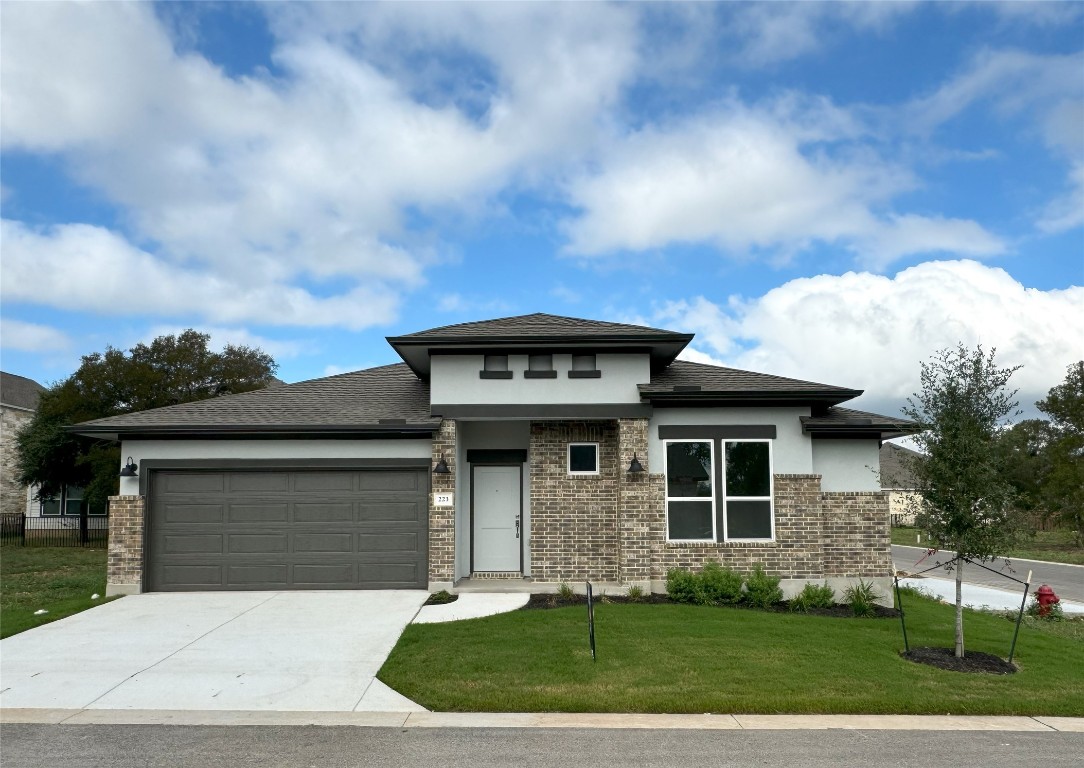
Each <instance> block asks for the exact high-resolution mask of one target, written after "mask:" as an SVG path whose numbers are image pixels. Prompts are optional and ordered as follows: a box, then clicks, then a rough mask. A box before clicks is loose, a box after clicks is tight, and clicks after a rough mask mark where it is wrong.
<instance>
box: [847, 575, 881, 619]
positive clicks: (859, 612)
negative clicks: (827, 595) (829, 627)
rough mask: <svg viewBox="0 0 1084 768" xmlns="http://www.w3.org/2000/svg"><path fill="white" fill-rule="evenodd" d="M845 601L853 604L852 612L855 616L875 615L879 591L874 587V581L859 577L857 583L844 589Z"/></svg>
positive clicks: (850, 604)
mask: <svg viewBox="0 0 1084 768" xmlns="http://www.w3.org/2000/svg"><path fill="white" fill-rule="evenodd" d="M843 602H844V603H846V604H847V605H849V606H851V612H852V613H853V614H854V615H855V616H873V615H874V613H875V612H876V610H875V607H876V605H877V592H876V591H875V590H874V589H873V583H872V582H867V581H866V580H865V579H859V580H858V583H857V584H851V585H850V586H849V587H847V588H846V589H845V590H843Z"/></svg>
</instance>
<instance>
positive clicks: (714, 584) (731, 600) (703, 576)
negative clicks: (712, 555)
mask: <svg viewBox="0 0 1084 768" xmlns="http://www.w3.org/2000/svg"><path fill="white" fill-rule="evenodd" d="M742 581H744V579H743V578H742V575H741V574H740V573H737V572H735V571H733V570H731V569H730V568H723V567H721V566H720V565H719V564H718V563H708V564H707V565H705V566H704V570H702V571H701V572H700V582H701V584H702V586H703V592H704V597H705V599H706V600H707V602H709V603H711V604H712V605H734V604H735V603H738V602H741V598H742V592H741V585H742Z"/></svg>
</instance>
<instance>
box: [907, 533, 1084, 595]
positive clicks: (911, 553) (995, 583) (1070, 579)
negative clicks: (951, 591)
mask: <svg viewBox="0 0 1084 768" xmlns="http://www.w3.org/2000/svg"><path fill="white" fill-rule="evenodd" d="M926 551H927V550H926V549H925V548H924V547H903V546H899V545H897V544H893V545H892V560H893V562H894V563H895V566H896V570H897V571H907V572H908V573H917V572H919V571H923V570H926V569H927V568H930V567H932V566H935V565H937V564H939V563H940V564H945V563H948V562H949V561H950V560H952V558H953V557H955V554H956V553H955V552H947V551H945V552H937V553H936V554H932V555H930V556H928V557H927V556H926ZM983 565H985V566H986V567H987V568H993V569H994V570H995V571H998V573H991V572H990V571H987V570H983V569H982V568H979V567H978V566H977V565H965V566H964V581H966V582H969V583H971V584H981V585H983V586H985V587H994V588H995V589H1004V590H1006V591H1008V592H1016V593H1019V592H1020V591H1021V590H1022V589H1023V588H1024V587H1023V585H1022V584H1017V583H1016V582H1015V581H1012V580H1010V579H1007V578H1005V576H1003V575H1001V574H1005V575H1007V576H1011V577H1013V578H1015V579H1019V580H1020V581H1024V580H1025V579H1026V578H1027V576H1028V571H1029V570H1030V571H1032V572H1033V573H1032V577H1031V591H1032V592H1034V591H1035V590H1036V589H1038V588H1039V585H1040V584H1049V585H1050V587H1051V588H1053V590H1054V592H1055V593H1057V595H1058V597H1060V598H1061V599H1063V600H1072V601H1074V602H1078V603H1084V566H1079V565H1063V564H1061V563H1046V562H1043V561H1041V560H1022V559H1020V558H1013V559H1011V560H1007V559H1005V558H997V559H996V560H993V561H992V562H989V563H983ZM924 575H925V576H932V577H938V578H943V579H955V578H956V574H955V572H947V571H946V570H945V569H944V568H939V569H937V570H934V571H930V572H928V573H926V574H924Z"/></svg>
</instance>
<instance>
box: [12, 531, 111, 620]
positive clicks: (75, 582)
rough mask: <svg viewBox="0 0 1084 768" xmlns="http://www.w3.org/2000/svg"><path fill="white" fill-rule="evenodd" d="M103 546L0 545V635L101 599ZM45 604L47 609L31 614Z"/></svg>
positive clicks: (102, 593)
mask: <svg viewBox="0 0 1084 768" xmlns="http://www.w3.org/2000/svg"><path fill="white" fill-rule="evenodd" d="M105 561H106V551H105V550H104V549H83V548H80V547H3V548H2V549H0V637H9V636H11V635H14V634H17V633H19V632H23V631H25V630H28V629H32V628H33V627H37V626H41V625H42V624H48V623H49V622H51V621H56V620H57V619H62V618H64V617H65V616H71V615H72V614H73V613H79V612H80V611H85V610H86V609H87V608H93V607H94V606H95V605H100V604H101V603H104V602H106V598H104V597H100V598H98V599H97V600H91V599H90V596H91V595H92V594H95V593H97V594H99V595H104V594H105ZM41 608H44V609H45V610H47V611H48V613H45V614H42V615H41V616H35V615H34V612H35V611H37V610H39V609H41Z"/></svg>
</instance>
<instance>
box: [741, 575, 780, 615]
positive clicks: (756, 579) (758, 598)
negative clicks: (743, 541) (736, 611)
mask: <svg viewBox="0 0 1084 768" xmlns="http://www.w3.org/2000/svg"><path fill="white" fill-rule="evenodd" d="M782 599H783V590H781V589H780V588H779V577H778V576H769V575H768V574H767V573H765V572H764V567H763V566H761V565H757V566H756V567H755V568H753V572H752V573H751V574H750V575H749V578H748V579H746V581H745V601H746V602H747V603H749V605H752V606H753V607H755V608H770V607H771V606H773V605H775V604H776V603H778V602H779V601H780V600H782Z"/></svg>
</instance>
